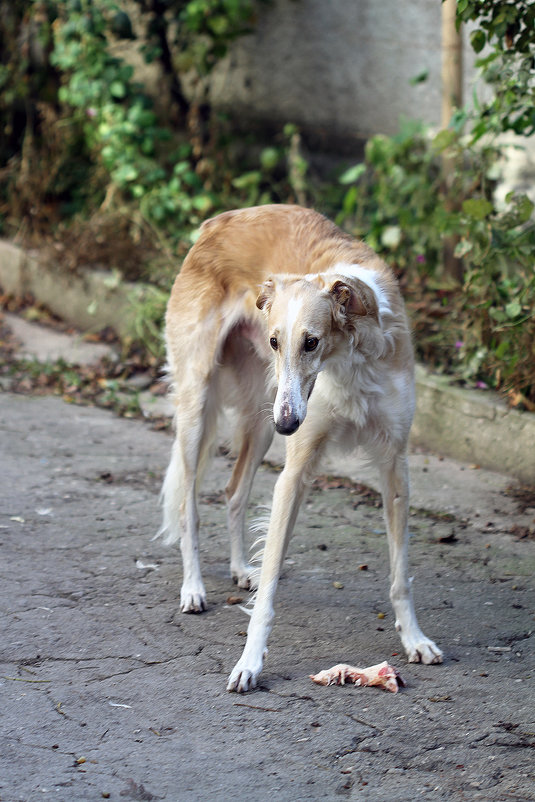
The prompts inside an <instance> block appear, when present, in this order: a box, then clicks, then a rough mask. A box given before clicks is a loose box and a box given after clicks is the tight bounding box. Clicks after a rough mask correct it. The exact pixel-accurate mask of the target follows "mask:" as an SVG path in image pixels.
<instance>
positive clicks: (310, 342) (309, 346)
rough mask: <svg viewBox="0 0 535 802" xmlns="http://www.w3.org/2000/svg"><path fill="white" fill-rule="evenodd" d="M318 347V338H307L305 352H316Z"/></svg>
mask: <svg viewBox="0 0 535 802" xmlns="http://www.w3.org/2000/svg"><path fill="white" fill-rule="evenodd" d="M317 347H318V338H317V337H307V338H306V340H305V351H315V350H316V348H317Z"/></svg>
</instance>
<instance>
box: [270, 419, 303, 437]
mask: <svg viewBox="0 0 535 802" xmlns="http://www.w3.org/2000/svg"><path fill="white" fill-rule="evenodd" d="M299 423H300V420H299V418H298V417H297V416H296V415H288V416H284V417H282V418H281V419H280V421H277V423H275V429H276V430H277V431H278V433H279V434H293V433H294V432H296V431H297V430H298V429H299Z"/></svg>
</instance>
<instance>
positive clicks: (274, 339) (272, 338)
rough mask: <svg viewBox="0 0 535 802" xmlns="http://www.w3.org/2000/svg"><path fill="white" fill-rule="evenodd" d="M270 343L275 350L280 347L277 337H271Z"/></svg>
mask: <svg viewBox="0 0 535 802" xmlns="http://www.w3.org/2000/svg"><path fill="white" fill-rule="evenodd" d="M269 344H270V345H271V347H272V348H273V350H274V351H276V350H277V348H278V347H279V344H278V342H277V338H276V337H270V338H269Z"/></svg>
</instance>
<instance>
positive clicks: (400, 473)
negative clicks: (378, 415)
mask: <svg viewBox="0 0 535 802" xmlns="http://www.w3.org/2000/svg"><path fill="white" fill-rule="evenodd" d="M408 476H409V473H408V463H407V457H406V455H405V454H401V455H398V456H396V457H395V458H394V460H393V461H392V463H390V464H387V465H385V464H383V465H382V466H381V480H382V490H383V505H384V511H385V519H386V529H387V534H388V546H389V551H390V599H391V602H392V606H393V608H394V613H395V616H396V624H395V626H396V630H397V631H398V632H399V635H400V638H401V642H402V644H403V648H404V649H405V651H406V653H407V657H408V660H409V662H410V663H441V662H442V652H441V651H440V649H439V648H438V646H437V645H436V644H435V643H433V641H432V640H429V638H427V637H426V636H425V635H424V634H423V632H422V631H421V629H420V627H419V625H418V621H417V619H416V614H415V612H414V605H413V601H412V592H411V587H410V585H411V580H410V579H409V576H408V545H409V530H408V515H409V478H408Z"/></svg>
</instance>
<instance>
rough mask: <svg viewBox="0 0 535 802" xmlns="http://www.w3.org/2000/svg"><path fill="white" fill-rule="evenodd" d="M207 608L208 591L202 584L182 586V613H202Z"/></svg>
mask: <svg viewBox="0 0 535 802" xmlns="http://www.w3.org/2000/svg"><path fill="white" fill-rule="evenodd" d="M203 610H206V592H205V590H204V588H203V587H202V586H200V587H189V586H186V585H183V586H182V590H181V591H180V612H181V613H202V612H203Z"/></svg>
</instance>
